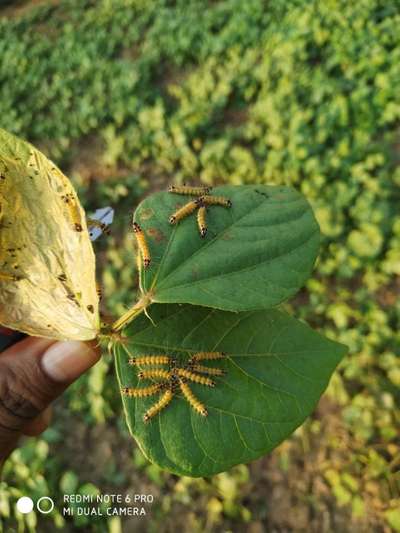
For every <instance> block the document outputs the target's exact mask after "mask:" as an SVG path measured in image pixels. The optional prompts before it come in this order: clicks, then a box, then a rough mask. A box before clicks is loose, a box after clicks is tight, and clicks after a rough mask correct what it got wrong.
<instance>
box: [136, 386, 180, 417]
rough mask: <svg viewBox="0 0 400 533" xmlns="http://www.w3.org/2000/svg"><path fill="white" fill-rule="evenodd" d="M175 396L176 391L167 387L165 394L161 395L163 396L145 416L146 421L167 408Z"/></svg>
mask: <svg viewBox="0 0 400 533" xmlns="http://www.w3.org/2000/svg"><path fill="white" fill-rule="evenodd" d="M173 396H174V393H173V392H172V390H171V389H167V390H166V391H165V392H164V394H163V395H162V396H161V398H160V399H159V400H158V402H156V403H155V404H154V405H153V406H152V407H150V409H149V410H148V411H146V413H145V414H144V416H143V420H144V422H148V421H149V420H150V418H153V416H155V415H157V414H158V413H159V412H160V411H162V409H165V407H167V405H168V404H169V403H170V401H171V400H172V398H173Z"/></svg>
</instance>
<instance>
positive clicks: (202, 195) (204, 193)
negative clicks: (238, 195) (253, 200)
mask: <svg viewBox="0 0 400 533" xmlns="http://www.w3.org/2000/svg"><path fill="white" fill-rule="evenodd" d="M210 190H211V188H210V187H188V186H185V185H182V186H177V185H170V186H169V188H168V192H170V193H173V194H183V195H187V196H197V198H196V199H195V200H191V201H190V202H188V203H187V204H185V205H184V206H183V207H181V208H179V209H178V210H177V211H175V213H173V214H172V215H171V216H170V217H169V223H170V224H178V223H179V222H180V221H181V220H183V219H184V218H186V217H187V216H189V215H191V214H192V213H194V212H195V211H196V209H198V211H197V225H198V228H199V233H200V237H202V238H204V237H205V236H206V234H207V221H206V212H207V207H208V206H211V205H220V206H222V207H232V202H231V201H230V200H229V198H225V197H224V196H211V195H210V194H209V193H210Z"/></svg>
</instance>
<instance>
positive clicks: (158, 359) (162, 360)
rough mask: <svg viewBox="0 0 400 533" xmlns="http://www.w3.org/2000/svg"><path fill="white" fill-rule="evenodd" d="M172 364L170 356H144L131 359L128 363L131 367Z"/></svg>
mask: <svg viewBox="0 0 400 533" xmlns="http://www.w3.org/2000/svg"><path fill="white" fill-rule="evenodd" d="M170 362H171V358H170V357H169V356H168V355H142V356H141V357H131V358H130V359H129V361H128V363H129V364H130V365H139V366H141V365H167V364H169V363H170Z"/></svg>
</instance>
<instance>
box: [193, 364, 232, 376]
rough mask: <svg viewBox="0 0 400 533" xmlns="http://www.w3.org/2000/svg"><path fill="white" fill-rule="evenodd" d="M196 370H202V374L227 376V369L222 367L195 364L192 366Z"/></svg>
mask: <svg viewBox="0 0 400 533" xmlns="http://www.w3.org/2000/svg"><path fill="white" fill-rule="evenodd" d="M190 368H191V369H192V370H194V371H195V372H200V373H201V374H208V375H210V376H225V370H221V369H220V368H210V367H208V366H204V365H193V366H191V367H190Z"/></svg>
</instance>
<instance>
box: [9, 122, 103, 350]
mask: <svg viewBox="0 0 400 533" xmlns="http://www.w3.org/2000/svg"><path fill="white" fill-rule="evenodd" d="M0 173H1V175H2V176H3V178H2V179H0V183H1V197H2V198H7V202H5V203H4V204H3V203H2V208H3V220H2V227H1V229H0V250H1V260H2V265H1V270H2V273H3V276H0V323H1V324H2V325H4V326H6V327H10V328H12V329H16V330H19V331H22V332H24V333H27V334H29V335H34V336H42V337H47V338H52V339H59V340H65V339H75V340H89V339H93V338H95V337H96V336H97V333H98V331H99V329H100V320H99V313H98V305H97V297H96V286H95V257H94V253H93V249H92V245H91V243H90V240H89V235H88V233H87V231H86V220H85V214H84V211H83V208H82V207H81V205H80V203H79V199H78V196H77V194H76V192H75V190H74V188H73V186H72V184H71V182H70V181H69V180H68V178H67V177H66V176H64V174H63V173H62V172H61V171H60V170H59V169H58V168H57V167H56V166H55V165H54V163H52V162H51V161H49V160H48V159H47V158H46V157H45V156H44V155H43V154H42V153H41V152H39V150H36V148H34V147H33V146H32V145H30V144H29V143H27V142H25V141H23V140H21V139H18V138H17V137H15V136H14V135H11V134H10V133H8V132H6V131H5V130H2V129H0ZM0 201H1V198H0ZM84 230H85V231H84ZM6 263H7V264H8V266H9V267H10V268H13V267H15V266H16V265H17V266H18V269H17V272H8V267H7V268H5V265H6ZM13 270H14V268H13ZM16 281H18V282H17V283H16Z"/></svg>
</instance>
